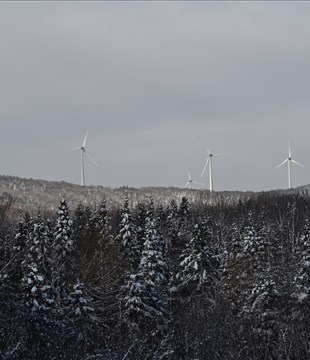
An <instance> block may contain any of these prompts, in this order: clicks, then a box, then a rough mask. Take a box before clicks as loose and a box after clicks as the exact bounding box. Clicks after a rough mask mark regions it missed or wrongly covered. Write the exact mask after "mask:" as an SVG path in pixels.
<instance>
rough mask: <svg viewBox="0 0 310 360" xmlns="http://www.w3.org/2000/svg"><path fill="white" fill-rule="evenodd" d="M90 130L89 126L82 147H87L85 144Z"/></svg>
mask: <svg viewBox="0 0 310 360" xmlns="http://www.w3.org/2000/svg"><path fill="white" fill-rule="evenodd" d="M88 131H89V128H88V129H87V131H86V135H85V139H84V141H83V145H82V147H85V145H86V141H87V135H88Z"/></svg>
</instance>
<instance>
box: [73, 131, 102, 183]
mask: <svg viewBox="0 0 310 360" xmlns="http://www.w3.org/2000/svg"><path fill="white" fill-rule="evenodd" d="M88 132H89V128H88V129H87V131H86V135H85V138H84V141H83V144H82V145H81V146H78V147H76V148H74V149H72V150H80V151H81V185H82V186H85V171H84V155H86V156H87V157H88V158H89V159H90V160H91V161H92V162H93V163H94V164H95V165H96V166H98V165H97V163H96V161H95V160H94V159H93V158H92V157H91V156H90V155H89V153H88V152H87V151H86V149H85V146H86V141H87V136H88Z"/></svg>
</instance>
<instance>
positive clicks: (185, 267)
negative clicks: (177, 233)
mask: <svg viewBox="0 0 310 360" xmlns="http://www.w3.org/2000/svg"><path fill="white" fill-rule="evenodd" d="M210 243H211V233H210V230H209V227H208V225H207V221H205V220H200V221H199V222H197V223H196V224H195V225H194V228H193V231H192V238H191V240H190V242H189V244H188V246H187V247H186V248H185V249H184V250H183V252H182V254H181V256H180V263H179V271H178V272H177V274H176V283H177V288H178V290H179V291H181V292H185V293H186V294H188V293H192V292H195V291H204V290H205V289H206V288H208V287H209V288H210V287H211V286H212V285H214V283H215V282H216V279H217V277H218V268H219V263H218V260H217V257H216V255H215V253H214V251H213V249H212V248H211V246H210ZM209 290H210V289H209Z"/></svg>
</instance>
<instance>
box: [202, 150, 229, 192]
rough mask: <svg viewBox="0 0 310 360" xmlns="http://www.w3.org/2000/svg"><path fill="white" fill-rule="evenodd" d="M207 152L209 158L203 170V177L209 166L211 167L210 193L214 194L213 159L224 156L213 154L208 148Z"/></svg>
mask: <svg viewBox="0 0 310 360" xmlns="http://www.w3.org/2000/svg"><path fill="white" fill-rule="evenodd" d="M206 150H207V152H208V154H209V155H208V157H207V161H206V164H205V167H204V168H203V170H202V173H201V176H203V174H204V172H205V171H206V168H207V166H208V165H209V183H210V191H211V192H212V191H213V175H212V158H213V157H214V156H221V155H224V154H212V153H211V151H210V150H209V149H208V148H206Z"/></svg>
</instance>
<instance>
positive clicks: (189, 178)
mask: <svg viewBox="0 0 310 360" xmlns="http://www.w3.org/2000/svg"><path fill="white" fill-rule="evenodd" d="M186 171H187V176H188V180H191V179H192V178H191V175H190V173H189V171H188V168H186Z"/></svg>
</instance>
